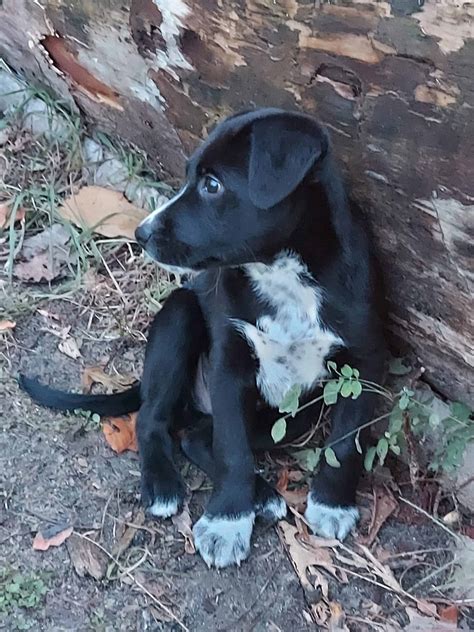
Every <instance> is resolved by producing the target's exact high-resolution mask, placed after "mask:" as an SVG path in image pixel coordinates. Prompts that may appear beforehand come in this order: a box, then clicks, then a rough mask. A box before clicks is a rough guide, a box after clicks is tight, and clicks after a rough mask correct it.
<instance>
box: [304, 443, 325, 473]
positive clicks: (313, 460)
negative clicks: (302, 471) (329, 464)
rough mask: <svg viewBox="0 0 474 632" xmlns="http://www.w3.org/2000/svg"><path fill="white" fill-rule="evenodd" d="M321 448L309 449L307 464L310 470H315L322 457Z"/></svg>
mask: <svg viewBox="0 0 474 632" xmlns="http://www.w3.org/2000/svg"><path fill="white" fill-rule="evenodd" d="M322 452H323V451H322V449H321V448H314V450H308V456H307V457H306V466H307V468H308V470H309V471H310V472H314V470H315V469H316V467H317V466H318V463H319V461H320V459H321V454H322Z"/></svg>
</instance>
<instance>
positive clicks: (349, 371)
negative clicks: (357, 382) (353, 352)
mask: <svg viewBox="0 0 474 632" xmlns="http://www.w3.org/2000/svg"><path fill="white" fill-rule="evenodd" d="M341 375H343V376H344V377H352V369H351V367H350V366H349V365H348V364H345V365H344V366H343V367H342V369H341Z"/></svg>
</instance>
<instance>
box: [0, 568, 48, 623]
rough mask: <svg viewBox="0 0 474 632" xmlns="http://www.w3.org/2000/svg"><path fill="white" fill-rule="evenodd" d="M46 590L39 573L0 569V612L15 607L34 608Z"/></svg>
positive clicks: (10, 610)
mask: <svg viewBox="0 0 474 632" xmlns="http://www.w3.org/2000/svg"><path fill="white" fill-rule="evenodd" d="M47 592H48V588H47V586H46V584H45V582H44V580H43V578H42V576H41V575H39V574H36V573H28V574H25V575H22V574H21V573H15V572H12V571H6V570H1V571H0V613H3V614H9V613H11V612H12V611H14V610H15V609H16V608H26V609H31V608H36V607H37V606H39V605H40V604H41V603H42V602H43V599H44V596H45V594H46V593H47ZM23 629H26V628H23Z"/></svg>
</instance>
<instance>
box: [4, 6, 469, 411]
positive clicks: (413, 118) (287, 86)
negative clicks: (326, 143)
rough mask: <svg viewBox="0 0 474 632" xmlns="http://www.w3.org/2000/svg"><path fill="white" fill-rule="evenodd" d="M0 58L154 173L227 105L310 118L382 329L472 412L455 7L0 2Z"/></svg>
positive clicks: (461, 39) (176, 161)
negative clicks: (377, 290) (362, 241)
mask: <svg viewBox="0 0 474 632" xmlns="http://www.w3.org/2000/svg"><path fill="white" fill-rule="evenodd" d="M0 51H1V52H2V54H3V56H4V57H5V58H6V60H7V61H8V62H9V63H10V65H11V66H12V67H13V68H15V69H16V70H18V71H21V72H23V73H25V74H26V75H28V76H29V77H30V78H32V79H34V80H36V81H38V82H41V83H44V82H47V83H48V84H49V85H50V86H52V88H53V89H54V90H55V91H56V92H57V93H59V94H61V95H62V96H63V97H65V98H67V99H68V100H69V102H70V103H71V106H72V107H77V108H79V109H80V110H82V111H83V112H84V113H85V115H86V116H87V118H88V120H90V121H92V122H94V123H98V124H99V125H100V126H101V127H102V128H104V129H106V130H108V131H110V132H113V133H116V134H119V135H121V136H122V137H124V138H126V139H129V140H131V141H133V142H134V143H136V144H137V145H138V146H140V147H142V148H143V149H145V150H146V151H147V152H148V154H149V155H150V156H151V157H153V158H154V159H155V161H156V164H157V167H159V168H160V169H161V170H162V171H164V172H165V173H167V174H168V175H169V176H171V177H172V178H178V177H180V176H181V175H182V173H183V166H184V161H185V155H187V154H188V153H189V152H190V151H191V150H192V149H193V148H194V147H195V145H196V144H197V143H198V141H199V139H200V138H202V136H203V135H204V134H205V133H206V130H207V129H208V128H209V127H210V126H211V125H212V124H213V123H214V122H215V121H217V120H218V119H220V118H222V117H224V116H226V115H228V114H231V113H232V112H235V111H236V110H239V109H242V108H248V107H249V106H253V105H258V106H262V105H274V106H282V107H288V108H295V107H296V108H300V109H303V110H305V111H307V112H309V113H313V114H314V115H316V116H317V117H319V118H320V119H321V120H322V121H323V122H324V123H325V124H326V125H327V126H328V128H329V129H330V131H331V132H332V137H333V142H334V145H335V148H336V151H337V153H338V155H339V156H340V158H341V160H342V162H343V164H344V165H345V168H346V170H347V175H348V179H349V181H350V185H351V187H352V191H353V194H354V196H355V198H356V199H357V200H358V201H359V202H360V203H361V204H362V205H364V207H365V208H366V209H367V212H368V215H369V217H370V220H371V224H372V227H373V231H374V233H375V236H376V240H377V244H378V248H379V251H380V253H381V256H382V260H383V262H384V269H385V273H386V277H387V281H388V288H389V296H390V310H391V321H390V327H391V330H392V331H393V332H394V333H395V334H397V335H398V336H399V337H400V338H401V339H403V340H406V341H408V342H409V343H410V344H411V346H412V347H413V348H414V349H415V351H416V353H417V354H418V356H419V358H420V359H421V361H422V363H423V364H424V366H425V367H426V370H427V372H426V375H427V378H428V379H429V381H430V382H431V383H432V384H433V385H434V386H436V387H437V388H438V389H439V390H441V391H442V392H443V393H445V394H446V395H448V396H450V397H452V398H459V399H461V400H464V401H467V402H469V403H471V404H473V403H474V391H473V388H472V384H473V383H474V370H473V366H474V332H473V327H474V326H473V313H474V310H473V299H472V296H473V292H472V279H473V275H474V274H473V273H474V270H473V260H474V258H473V247H472V236H473V232H474V218H473V216H474V175H473V174H474V117H473V106H474V70H473V69H474V10H473V5H472V4H469V3H462V2H457V0H430V1H429V2H426V3H425V4H424V5H423V0H390V1H384V0H380V1H373V0H365V2H364V0H344V2H336V3H334V4H327V3H322V2H315V1H314V0H245V1H240V2H237V1H232V0H229V1H225V0H123V1H122V2H120V1H115V0H37V1H34V0H3V3H2V2H0Z"/></svg>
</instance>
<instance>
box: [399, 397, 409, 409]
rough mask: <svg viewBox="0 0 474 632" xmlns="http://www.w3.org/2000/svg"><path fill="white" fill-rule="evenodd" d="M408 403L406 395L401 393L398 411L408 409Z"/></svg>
mask: <svg viewBox="0 0 474 632" xmlns="http://www.w3.org/2000/svg"><path fill="white" fill-rule="evenodd" d="M409 403H410V398H409V397H408V395H407V394H406V393H403V395H402V396H401V397H400V399H399V401H398V407H399V408H400V410H406V409H407V408H408V404H409Z"/></svg>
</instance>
